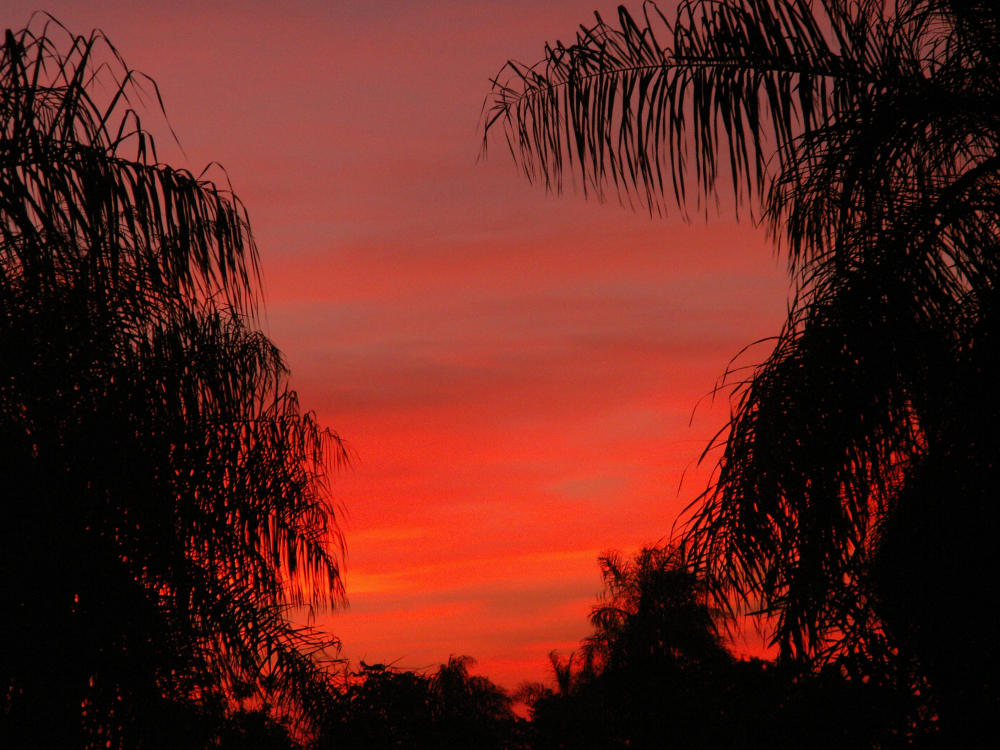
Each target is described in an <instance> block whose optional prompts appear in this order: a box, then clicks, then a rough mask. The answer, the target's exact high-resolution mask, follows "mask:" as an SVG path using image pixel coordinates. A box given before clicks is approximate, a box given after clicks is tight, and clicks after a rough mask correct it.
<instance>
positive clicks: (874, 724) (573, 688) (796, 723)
mask: <svg viewBox="0 0 1000 750" xmlns="http://www.w3.org/2000/svg"><path fill="white" fill-rule="evenodd" d="M601 567H602V572H603V576H604V584H605V591H604V594H603V596H602V598H601V600H600V601H599V602H598V604H597V605H596V606H594V608H593V610H592V612H591V618H590V619H591V624H592V625H593V626H594V632H593V633H592V634H591V635H590V636H588V637H587V638H586V639H585V640H584V641H583V643H582V645H581V648H580V649H579V650H578V651H576V652H574V653H573V654H571V655H570V656H569V658H568V659H562V658H560V657H559V656H558V655H557V654H556V653H553V654H552V663H553V670H554V672H555V677H556V684H555V689H552V688H547V687H545V686H541V685H529V686H526V687H525V688H523V689H522V697H524V698H525V699H526V700H527V702H528V703H529V705H530V706H531V710H532V724H531V740H532V747H535V748H539V749H541V748H615V747H640V748H658V747H671V748H678V749H688V748H716V747H726V748H762V749H763V748H785V747H787V748H802V747H817V748H831V750H832V749H833V748H850V747H872V746H875V745H879V746H888V745H890V744H891V743H893V742H895V741H896V740H897V739H898V738H897V737H896V736H895V726H896V725H897V724H899V723H900V719H901V717H902V716H903V715H905V709H906V706H907V702H906V701H905V700H903V699H902V698H903V696H901V695H900V694H899V692H898V691H895V690H891V689H886V688H885V687H884V686H875V685H863V684H861V683H858V682H850V681H848V680H846V679H845V678H844V676H843V675H842V674H841V673H840V672H839V670H837V669H836V668H833V669H826V670H822V671H819V672H817V673H813V672H811V671H809V670H807V669H804V668H803V666H802V665H799V664H795V663H785V664H774V663H771V662H764V661H761V660H759V659H750V660H738V659H736V658H735V657H734V656H733V655H732V654H731V653H730V652H729V651H728V650H727V649H726V647H725V645H724V643H725V640H724V638H723V635H722V634H723V633H725V632H726V631H727V629H728V628H729V627H730V625H731V624H730V623H728V622H726V621H725V620H726V618H725V613H724V612H723V611H721V610H718V609H716V608H714V607H713V606H712V604H711V598H710V596H709V587H708V585H707V583H706V581H705V580H704V579H703V577H702V576H701V575H700V574H699V573H698V571H697V570H696V569H695V568H694V567H693V565H692V562H691V561H690V560H689V559H688V557H687V554H686V551H685V550H684V549H683V548H682V547H663V548H647V549H643V550H642V551H640V552H639V553H638V554H637V555H636V557H635V558H634V559H632V560H628V561H623V560H622V559H621V558H620V557H618V556H617V555H610V556H607V557H604V558H602V559H601Z"/></svg>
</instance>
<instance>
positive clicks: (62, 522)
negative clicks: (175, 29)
mask: <svg viewBox="0 0 1000 750" xmlns="http://www.w3.org/2000/svg"><path fill="white" fill-rule="evenodd" d="M140 84H145V87H146V89H147V90H151V91H152V92H153V95H154V96H155V98H156V100H157V101H159V95H158V93H157V92H156V87H155V84H153V83H152V82H151V81H149V80H148V79H145V78H144V77H142V76H140V75H138V74H136V73H135V72H133V71H131V70H129V69H128V68H127V67H126V66H125V64H124V62H123V61H122V59H121V57H120V56H119V55H118V53H117V51H116V50H115V49H114V48H113V47H112V46H111V45H110V44H109V43H108V42H107V40H106V39H105V38H104V37H103V36H102V35H101V34H100V33H98V32H95V33H94V34H92V35H91V36H89V37H74V36H73V35H71V34H70V33H69V32H68V31H66V30H65V29H64V28H63V27H61V26H59V25H58V24H57V23H56V22H55V21H54V20H52V19H49V18H46V17H36V20H35V21H33V22H32V23H30V24H29V25H28V27H26V28H25V29H23V30H21V31H20V32H17V33H14V32H11V31H8V32H7V33H6V36H5V41H4V45H3V48H2V55H0V347H2V351H0V354H2V357H0V360H2V361H0V422H2V424H3V430H0V433H2V437H0V444H2V450H0V455H2V456H3V462H4V465H3V469H2V475H3V477H4V479H5V481H6V484H7V490H8V504H7V507H8V511H9V513H10V514H11V518H10V519H9V523H8V524H7V525H6V529H7V531H6V532H5V533H4V540H3V541H4V544H3V545H2V546H3V555H2V558H0V566H2V573H3V578H4V580H5V581H9V582H11V591H10V592H9V594H8V597H7V598H8V599H9V600H10V601H13V602H14V605H15V606H14V609H15V611H16V612H18V615H17V616H16V617H12V618H9V619H7V620H6V621H5V622H4V625H3V633H4V637H5V638H6V639H8V642H24V641H25V640H28V641H31V640H33V639H35V638H42V635H40V633H41V634H48V635H49V636H50V637H51V640H52V642H51V643H44V646H43V647H42V648H39V649H35V650H26V651H25V653H23V654H10V655H8V656H7V657H5V658H4V659H3V660H2V663H0V668H2V674H3V677H2V679H3V681H4V683H3V684H4V695H5V698H4V713H5V716H6V719H5V721H6V724H5V728H6V729H7V730H8V731H7V734H9V735H11V736H13V733H15V732H18V731H21V730H24V731H31V732H37V731H40V728H42V727H48V728H49V731H51V733H52V737H51V738H50V739H52V740H53V742H55V743H56V744H67V745H81V746H82V745H87V744H88V743H92V742H96V743H98V744H100V745H101V746H104V743H105V742H106V741H107V742H110V743H113V744H115V745H117V746H138V745H139V744H141V743H142V742H144V741H146V740H148V739H149V738H150V737H151V736H154V735H155V736H159V735H160V733H161V732H169V731H178V730H177V728H176V727H173V728H172V727H170V726H168V725H169V723H170V722H169V720H168V719H166V718H163V715H161V714H160V713H158V712H159V711H160V709H159V708H157V707H158V706H159V707H162V706H163V703H164V699H167V700H172V701H180V702H185V701H192V700H193V701H201V702H202V703H205V701H207V700H209V699H213V700H214V699H215V698H218V699H221V700H232V699H242V698H250V699H251V700H252V701H256V702H257V704H258V705H259V704H260V703H261V702H263V703H265V704H267V705H271V706H272V707H273V708H274V710H275V711H276V712H278V713H280V714H283V715H284V716H286V717H287V718H291V719H294V718H296V717H298V718H303V717H306V716H307V715H308V712H309V710H314V709H316V708H317V706H318V703H317V701H319V700H320V696H321V694H322V693H323V689H322V688H323V685H324V684H325V680H326V679H327V678H326V677H325V676H324V675H323V673H322V671H321V669H320V666H319V665H318V663H317V661H316V659H315V658H314V657H315V656H316V655H317V652H319V651H321V650H322V649H324V648H327V647H330V646H335V645H336V642H335V640H334V639H331V638H329V637H326V636H321V635H320V634H318V633H316V632H314V631H312V630H310V629H308V628H304V629H303V628H296V627H294V626H292V625H291V624H290V623H289V621H288V620H287V618H286V614H287V608H288V607H289V606H291V605H296V604H310V605H311V604H333V603H336V602H339V601H341V600H342V598H343V589H342V585H341V580H340V571H339V562H338V560H339V559H340V556H341V554H342V551H343V550H342V542H341V538H340V534H339V531H338V529H337V526H336V523H335V513H334V510H335V509H334V508H333V506H332V505H331V503H330V501H329V499H328V498H329V487H328V484H327V482H328V477H329V474H330V471H331V469H332V468H333V464H335V463H337V462H340V461H342V460H344V458H345V452H344V448H343V445H342V444H341V442H340V440H339V438H337V437H336V436H335V435H334V434H332V433H330V432H329V431H327V430H325V429H323V428H321V427H320V426H319V425H318V424H317V423H316V421H315V419H314V417H313V415H311V414H309V413H303V412H302V411H301V409H300V407H299V404H298V401H297V398H296V395H295V393H294V391H292V390H290V389H289V387H288V383H287V376H288V373H287V370H286V368H285V365H284V363H283V361H282V359H281V356H280V354H279V352H278V351H277V349H276V348H275V347H274V345H273V344H271V342H270V341H268V339H267V338H266V337H265V336H263V335H262V334H261V333H259V332H258V331H256V330H254V329H253V328H252V327H251V320H252V316H253V315H254V311H255V308H256V305H257V303H258V294H259V293H258V291H257V289H258V288H257V283H256V282H257V255H256V253H257V251H256V247H255V245H254V241H253V237H252V234H251V233H250V226H249V222H248V218H247V214H246V211H245V209H244V208H243V206H242V204H241V203H240V202H239V200H238V198H236V196H235V195H234V194H233V193H232V191H231V190H230V189H229V188H228V187H227V188H220V187H219V186H217V185H216V184H215V183H213V182H211V181H209V180H206V179H204V178H199V177H195V176H194V175H192V174H190V173H189V172H186V171H184V170H178V169H174V168H172V167H169V166H167V165H164V164H160V163H158V162H157V160H156V149H155V144H154V141H153V138H152V136H151V135H150V134H149V133H148V132H146V131H145V130H144V129H143V127H142V123H141V122H140V119H139V115H138V114H137V110H136V109H134V108H133V105H134V104H138V103H140V100H141V99H142V94H143V89H142V87H141V86H140ZM102 86H103V88H102ZM101 91H106V92H108V93H107V94H105V95H103V96H102V95H101V94H100V92H101ZM161 106H162V105H161ZM338 545H339V547H338ZM70 561H72V562H70ZM42 590H48V591H50V592H52V594H51V596H47V597H44V598H43V597H40V596H39V592H40V591H42ZM39 623H45V625H44V626H40V625H39ZM60 631H61V632H60ZM64 632H72V633H75V634H76V635H75V636H74V637H73V638H72V639H70V640H69V642H68V643H67V642H65V640H64V639H63V638H62V633H64ZM43 642H44V641H43ZM57 673H58V674H61V675H62V677H61V680H60V685H59V686H58V687H53V686H52V685H51V684H50V682H49V679H50V677H51V675H53V674H57ZM213 696H215V698H213ZM81 705H82V706H83V713H82V716H81ZM163 710H166V709H165V708H164V709H163ZM42 713H44V714H49V716H47V717H46V719H44V720H43V719H41V718H40V715H41V714H42ZM167 714H169V711H167ZM158 721H162V722H163V723H164V726H157V724H156V723H157V722H158ZM19 723H20V724H19ZM165 736H171V735H169V734H167V735H165ZM36 739H37V736H36ZM160 739H161V740H162V739H163V737H160ZM178 742H179V743H180V744H184V743H185V742H190V743H192V744H197V741H195V740H190V739H187V740H178Z"/></svg>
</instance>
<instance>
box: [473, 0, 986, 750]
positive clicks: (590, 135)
mask: <svg viewBox="0 0 1000 750" xmlns="http://www.w3.org/2000/svg"><path fill="white" fill-rule="evenodd" d="M998 39H1000V6H998V5H997V4H996V3H993V2H988V1H987V0H899V1H898V2H895V3H884V2H881V0H816V1H815V2H810V1H808V0H688V1H685V2H681V3H679V4H678V6H677V12H676V15H674V16H672V17H670V18H668V17H667V16H666V15H665V14H664V13H663V12H661V11H660V10H659V9H658V8H657V7H656V6H655V5H653V4H652V3H646V4H645V5H644V6H643V10H642V14H641V15H636V16H633V15H632V14H630V13H629V12H628V11H626V10H624V9H620V10H619V17H618V24H617V26H615V25H611V24H609V23H605V22H604V21H603V20H602V19H600V18H599V17H598V19H597V23H596V25H594V26H592V27H588V28H583V29H582V30H581V31H580V32H579V33H578V35H577V38H576V42H575V43H574V44H572V45H562V44H556V45H554V46H550V47H547V48H546V52H545V57H544V60H543V61H542V62H541V63H540V64H539V65H537V66H533V67H528V66H524V65H520V64H516V63H508V65H507V66H506V67H505V68H504V69H503V70H502V71H501V74H500V75H499V76H498V77H497V79H496V80H495V81H494V84H493V94H492V97H493V99H492V104H491V106H489V107H488V116H487V120H486V134H485V136H484V145H485V138H486V137H488V136H489V135H490V133H491V132H492V131H494V130H499V129H502V130H503V132H504V134H505V136H506V140H507V144H508V146H509V148H510V150H511V153H512V155H513V157H514V160H515V161H516V163H517V164H518V165H519V166H520V167H521V169H522V170H523V171H524V172H525V174H526V175H527V176H528V177H529V178H530V179H533V180H538V181H541V182H543V183H544V184H545V185H546V187H548V188H550V189H556V190H558V189H561V188H562V185H563V181H564V179H565V178H566V176H567V175H570V176H573V177H574V179H579V180H580V181H581V183H582V186H583V189H584V190H585V191H588V192H593V193H596V194H597V195H598V196H604V195H605V194H607V193H612V194H616V195H617V196H618V197H619V198H620V199H621V200H622V201H623V202H625V203H628V204H639V205H642V206H645V207H647V208H649V209H650V210H652V211H663V210H665V209H666V207H667V205H668V204H669V203H670V202H676V203H678V204H679V205H680V206H681V208H682V209H683V208H684V207H685V206H686V205H690V204H691V203H692V201H698V202H700V201H701V200H703V199H714V198H717V196H718V194H719V193H718V189H719V188H720V187H726V186H728V187H731V193H732V195H733V196H734V201H735V204H736V205H737V206H749V208H750V210H751V213H752V214H754V215H755V216H757V217H759V218H760V219H762V220H763V221H765V222H767V223H768V225H769V227H770V229H771V231H772V233H773V234H774V236H775V237H776V239H777V240H778V241H779V243H780V244H781V246H783V248H784V249H785V251H786V252H787V255H788V261H789V269H790V275H791V281H792V285H793V292H794V295H793V303H792V304H791V306H790V308H789V313H788V319H787V321H786V323H785V325H784V327H783V330H782V332H781V333H780V334H779V336H778V337H777V338H776V345H775V348H774V350H773V352H772V353H771V354H770V355H769V356H768V357H767V358H766V359H765V361H764V362H763V363H761V364H760V365H759V366H757V367H756V368H755V369H753V370H752V372H751V374H750V375H749V376H748V377H746V378H745V379H742V380H738V381H736V382H730V383H729V385H730V386H732V388H733V390H732V402H731V404H732V416H731V419H730V421H729V424H728V425H727V427H726V428H725V429H724V430H722V431H721V432H720V436H719V439H718V440H717V442H716V443H715V444H714V445H713V448H714V449H717V451H716V450H710V451H709V452H708V454H711V455H712V456H713V457H715V456H718V464H717V468H716V473H715V475H714V478H713V481H712V485H711V486H710V487H709V488H708V490H707V491H706V492H705V493H704V495H702V497H700V498H699V499H698V500H697V501H696V502H695V503H694V504H693V506H692V508H691V512H692V514H693V515H692V516H691V525H690V526H689V527H688V530H687V532H686V538H687V541H688V542H689V543H690V544H691V545H692V546H691V549H692V551H693V552H694V554H695V555H697V556H699V557H700V559H701V562H702V563H703V564H704V565H706V566H707V567H708V569H710V571H711V572H712V573H713V575H714V580H715V583H716V586H717V590H716V594H717V596H718V599H719V601H720V602H722V603H725V602H728V603H729V604H731V605H733V604H735V605H737V606H740V605H741V606H743V607H752V608H754V609H756V608H759V607H762V608H763V609H764V610H765V611H766V612H767V613H768V614H770V615H771V616H772V617H773V618H774V619H773V621H772V622H773V623H775V633H774V635H775V640H776V642H777V643H779V644H780V645H781V646H782V649H783V653H784V654H785V655H786V656H796V657H804V658H818V659H821V660H823V659H839V660H841V663H842V665H845V666H846V668H850V669H852V670H853V669H854V668H857V669H856V670H855V673H856V674H862V673H866V670H867V673H866V676H867V677H877V674H876V673H877V671H878V670H879V669H881V666H879V664H882V666H884V665H885V664H888V663H889V662H894V665H890V667H891V668H893V669H895V668H897V667H898V668H900V669H902V670H903V671H905V670H907V669H910V666H908V665H912V663H913V662H912V659H914V658H916V661H917V662H919V664H920V666H919V667H918V669H919V670H921V674H922V676H920V677H918V678H916V682H920V680H924V681H925V682H924V685H925V686H926V680H929V681H930V683H931V684H933V685H934V686H935V687H934V692H935V695H936V696H937V699H936V700H939V701H941V705H944V704H946V703H947V704H949V705H948V706H947V707H946V708H945V709H943V710H944V712H945V713H947V714H949V715H950V716H951V717H953V718H952V719H951V721H952V722H953V723H952V725H951V726H952V731H953V733H952V734H951V735H950V736H952V737H953V738H956V737H959V736H960V735H961V734H962V733H963V732H965V733H968V736H970V737H971V736H973V734H972V732H973V730H972V729H955V727H960V726H962V725H963V724H967V725H968V726H969V727H973V726H980V725H979V724H977V722H981V721H983V717H986V716H988V715H989V713H990V710H994V709H995V707H994V709H986V708H983V706H984V705H985V704H984V703H983V701H986V702H988V701H989V700H994V699H993V698H988V699H985V698H982V696H984V695H986V696H993V695H995V691H994V692H990V690H989V689H986V688H985V687H984V686H985V685H987V683H988V682H989V678H983V679H981V680H980V681H979V682H977V683H976V684H977V685H979V688H981V689H978V688H977V690H978V692H976V690H974V689H972V688H967V687H964V686H963V685H964V683H963V682H962V680H963V679H964V678H963V677H962V676H961V675H962V674H963V673H965V674H972V673H973V672H975V673H976V674H979V673H980V672H981V671H982V670H981V669H980V665H981V664H982V663H983V662H984V660H985V661H986V662H988V663H990V664H992V665H996V664H997V663H998V657H997V654H996V649H995V647H993V646H991V645H990V644H991V640H990V639H989V638H987V637H980V636H977V637H976V641H975V643H976V644H977V645H976V648H977V649H979V650H980V652H981V657H982V658H979V659H974V658H972V657H970V655H969V654H968V653H966V652H963V651H961V649H959V648H958V647H957V646H954V645H951V646H949V645H947V644H956V643H958V642H960V641H961V640H962V636H961V635H960V634H959V633H958V630H957V625H955V624H949V623H948V622H947V621H945V619H944V618H935V617H933V616H931V615H930V614H929V613H928V612H926V611H923V610H921V609H920V608H919V606H917V604H916V602H917V601H918V597H917V595H916V594H915V593H914V589H913V588H912V586H911V585H910V584H907V583H905V578H906V575H905V572H904V571H905V570H906V569H908V568H911V569H919V570H921V571H922V576H923V581H924V595H926V596H929V597H931V598H932V599H937V600H940V601H950V602H953V601H955V597H954V596H953V595H952V594H951V593H949V592H950V590H953V589H955V588H956V587H960V588H962V591H964V592H965V594H966V596H967V597H968V598H971V599H974V598H975V597H976V596H978V595H981V592H980V593H977V591H976V590H975V587H974V586H971V584H969V585H966V584H959V581H963V580H965V579H963V571H967V570H968V569H969V568H975V569H980V568H988V569H990V570H995V565H994V566H993V567H990V564H989V563H987V562H985V561H984V560H983V559H982V556H981V554H980V553H979V552H976V551H975V550H977V549H979V548H980V547H983V546H989V544H990V543H989V542H987V541H986V540H987V539H989V538H990V535H991V534H992V533H995V532H996V531H997V529H998V524H997V518H996V513H995V511H993V510H992V508H993V506H994V505H995V503H993V502H992V500H991V497H992V494H991V493H993V490H992V489H991V487H992V486H993V484H994V480H993V479H992V478H993V477H994V476H995V475H996V468H995V467H996V465H997V460H996V456H997V455H1000V446H998V445H997V442H996V439H995V437H994V436H993V434H992V432H991V431H990V430H989V429H986V428H985V427H984V425H985V424H986V422H989V421H990V420H995V419H998V418H1000V406H998V405H997V404H996V399H995V397H993V395H992V392H993V391H994V390H995V388H993V386H992V385H991V384H990V383H992V382H993V381H994V380H995V378H996V377H998V376H1000V372H998V370H997V365H996V362H997V361H1000V360H997V358H996V357H995V356H994V355H993V354H992V352H993V349H992V348H991V347H992V344H990V343H989V342H990V341H991V338H990V337H989V336H988V335H986V334H985V331H986V330H988V329H989V327H990V326H991V325H992V323H991V321H994V320H995V317H994V315H995V313H994V312H993V311H994V310H996V309H997V295H998V292H997V290H998V289H1000V266H998V263H1000V211H998V208H997V207H998V205H1000V201H998V197H1000V195H998V189H1000V159H998V154H1000V76H998V75H997V70H1000V42H998V41H997V40H998ZM974 332H975V333H974ZM973 352H974V353H973ZM970 393H976V394H977V396H975V397H971V396H970V395H969V394H970ZM963 394H964V395H963ZM973 402H976V403H977V404H978V406H974V405H973ZM708 454H706V455H708ZM949 485H950V486H952V487H955V488H961V489H960V492H961V495H962V499H961V501H960V502H959V503H958V504H957V505H956V506H955V507H954V508H952V506H951V505H950V504H949V503H948V501H947V492H945V491H943V490H942V488H943V487H945V486H949ZM935 516H941V517H947V518H948V519H949V521H948V523H947V524H945V526H946V527H947V529H948V533H947V538H949V539H950V540H951V542H950V546H947V545H942V543H940V542H938V541H937V540H936V539H935V537H934V534H933V532H932V530H931V529H932V528H933V522H931V521H930V520H929V519H930V518H932V517H935ZM963 540H964V541H963ZM921 545H923V547H924V548H926V549H931V548H932V549H935V550H938V551H939V552H940V553H941V560H942V562H941V565H940V567H939V568H938V569H934V568H933V567H929V566H926V565H923V563H922V555H923V551H922V550H921ZM904 550H905V551H904ZM963 566H964V567H963ZM991 575H992V574H991ZM906 592H910V593H909V594H908V593H906ZM977 632H978V630H977ZM994 640H995V639H994ZM900 665H903V666H900ZM977 670H979V671H977ZM911 676H912V675H911ZM907 679H909V678H907ZM913 684H916V683H913ZM911 686H912V685H911ZM969 706H979V707H978V708H975V709H972V708H968V707H969ZM935 710H936V709H935ZM962 716H964V717H965V719H959V718H955V717H962ZM959 744H961V743H960V742H959Z"/></svg>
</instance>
